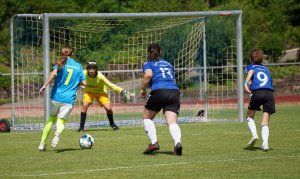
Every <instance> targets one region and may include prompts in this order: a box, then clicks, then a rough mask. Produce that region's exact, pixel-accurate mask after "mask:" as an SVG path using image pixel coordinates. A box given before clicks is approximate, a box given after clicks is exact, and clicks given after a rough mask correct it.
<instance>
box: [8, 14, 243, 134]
mask: <svg viewBox="0 0 300 179" xmlns="http://www.w3.org/2000/svg"><path fill="white" fill-rule="evenodd" d="M151 43H158V44H159V45H160V46H161V48H162V58H164V59H165V60H167V61H169V62H170V63H171V64H173V65H174V67H175V74H176V79H177V84H178V86H179V87H180V91H181V111H180V115H179V122H180V123H185V122H202V121H243V110H244V108H243V88H242V86H243V83H242V81H243V73H242V71H243V69H242V68H243V62H242V59H243V58H242V11H239V10H235V11H226V12H225V11H210V12H163V13H91V14H81V13H45V14H18V15H15V16H14V17H12V19H11V71H12V76H11V77H12V99H13V100H12V101H13V102H12V126H13V128H14V129H41V128H43V126H44V122H45V120H46V119H47V117H48V116H49V106H50V105H49V104H50V90H51V85H50V87H48V88H47V89H46V91H45V93H44V95H40V94H39V88H40V87H41V86H42V85H43V83H44V81H45V80H46V79H47V78H48V76H49V74H50V69H51V66H52V65H51V64H52V63H53V62H54V61H55V59H56V58H57V57H58V56H59V52H60V49H61V48H62V47H63V46H65V45H69V46H71V47H72V48H73V49H74V53H75V54H74V58H75V59H76V60H77V61H79V62H80V63H81V64H82V66H83V68H85V67H86V62H88V61H96V62H97V63H98V66H99V67H100V69H99V70H100V71H102V73H103V74H104V75H105V76H106V77H107V78H108V79H109V80H110V81H111V82H113V83H115V84H116V85H118V86H120V87H122V88H124V89H126V90H128V91H129V92H130V93H131V99H130V101H129V102H128V103H126V104H125V103H123V102H122V100H121V97H120V95H119V94H116V93H114V92H113V91H109V97H110V100H111V104H112V109H113V111H114V119H115V121H116V123H117V124H119V125H121V126H122V125H140V124H141V122H142V120H141V115H142V111H143V106H144V100H143V99H142V98H140V97H139V92H140V85H141V80H142V76H143V73H142V70H141V67H142V64H143V63H144V62H145V61H146V57H147V47H148V45H149V44H151ZM82 95H83V90H82V89H81V88H79V89H78V91H77V100H76V104H75V107H74V110H73V111H72V113H71V115H70V118H69V119H67V124H66V127H70V128H77V127H78V125H79V121H80V110H81V103H82ZM155 122H156V123H164V118H163V114H161V113H160V114H159V115H158V116H157V117H156V119H155ZM107 125H108V120H107V117H106V113H105V110H104V109H102V108H99V106H98V105H97V103H95V104H94V105H93V106H91V107H90V108H89V110H88V113H87V123H86V127H87V128H89V127H98V126H107Z"/></svg>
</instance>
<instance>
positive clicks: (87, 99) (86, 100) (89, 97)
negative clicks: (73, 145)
mask: <svg viewBox="0 0 300 179" xmlns="http://www.w3.org/2000/svg"><path fill="white" fill-rule="evenodd" d="M93 100H94V96H93V94H92V93H84V94H83V100H82V101H83V103H82V107H81V113H80V125H79V129H78V132H83V131H84V124H85V121H86V116H87V111H88V108H89V107H90V105H91V104H92V101H93Z"/></svg>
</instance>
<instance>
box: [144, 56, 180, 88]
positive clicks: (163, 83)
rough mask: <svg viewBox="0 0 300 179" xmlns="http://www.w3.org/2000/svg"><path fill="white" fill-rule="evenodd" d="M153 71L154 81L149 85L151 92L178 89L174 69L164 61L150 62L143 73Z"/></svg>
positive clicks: (145, 65) (146, 64) (146, 63)
mask: <svg viewBox="0 0 300 179" xmlns="http://www.w3.org/2000/svg"><path fill="white" fill-rule="evenodd" d="M147 70H152V79H151V81H150V83H149V86H150V87H151V90H152V91H153V90H156V89H178V87H177V85H176V81H175V73H174V67H173V66H172V65H171V64H170V63H169V62H167V61H165V60H163V59H159V60H148V61H147V62H145V63H144V65H143V72H145V71H147Z"/></svg>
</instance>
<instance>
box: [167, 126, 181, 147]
mask: <svg viewBox="0 0 300 179" xmlns="http://www.w3.org/2000/svg"><path fill="white" fill-rule="evenodd" d="M169 131H170V133H171V136H172V138H173V140H174V143H175V145H176V144H177V143H178V142H180V143H181V130H180V128H179V126H178V124H176V123H173V124H171V125H170V126H169Z"/></svg>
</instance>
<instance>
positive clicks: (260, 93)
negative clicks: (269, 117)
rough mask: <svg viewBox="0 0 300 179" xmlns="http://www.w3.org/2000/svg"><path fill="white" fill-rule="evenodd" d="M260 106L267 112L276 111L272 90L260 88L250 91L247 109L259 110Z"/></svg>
mask: <svg viewBox="0 0 300 179" xmlns="http://www.w3.org/2000/svg"><path fill="white" fill-rule="evenodd" d="M260 106H263V112H267V113H269V114H273V113H275V112H276V111H275V99H274V94H273V91H270V90H265V89H261V90H255V91H253V92H252V95H251V97H250V101H249V106H248V109H250V110H255V111H261V109H260Z"/></svg>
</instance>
